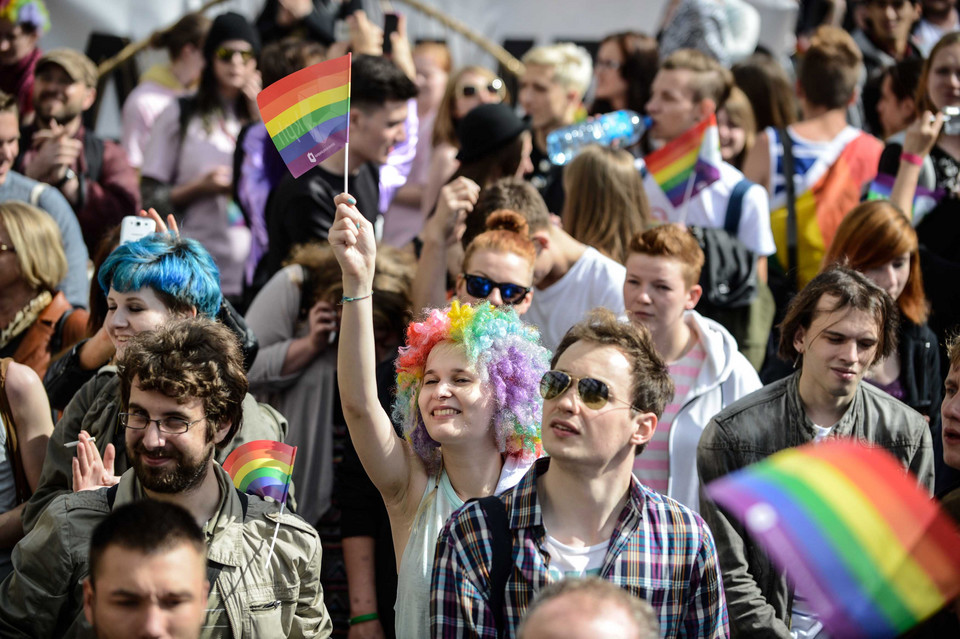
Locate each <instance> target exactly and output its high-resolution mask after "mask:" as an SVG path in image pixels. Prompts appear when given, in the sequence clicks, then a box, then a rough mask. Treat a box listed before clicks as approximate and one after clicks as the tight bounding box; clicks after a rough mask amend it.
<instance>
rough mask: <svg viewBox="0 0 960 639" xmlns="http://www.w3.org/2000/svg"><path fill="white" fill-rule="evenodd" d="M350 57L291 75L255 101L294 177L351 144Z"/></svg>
mask: <svg viewBox="0 0 960 639" xmlns="http://www.w3.org/2000/svg"><path fill="white" fill-rule="evenodd" d="M350 59H351V58H350V54H349V53H348V54H347V55H345V56H341V57H339V58H334V59H333V60H327V61H326V62H319V63H317V64H314V65H312V66H309V67H307V68H306V69H301V70H299V71H297V72H295V73H291V74H290V75H288V76H287V77H285V78H283V79H281V80H277V81H276V82H274V83H273V84H271V85H270V86H268V87H267V88H266V89H264V90H263V91H261V92H260V94H259V95H258V96H257V106H259V107H260V117H261V118H262V119H263V123H264V125H265V126H266V127H267V133H269V134H270V137H271V138H272V139H273V143H274V144H275V145H276V147H277V150H278V151H279V152H280V156H281V157H283V161H284V162H285V163H286V165H287V168H289V169H290V172H291V173H293V177H300V176H301V175H303V174H304V173H306V172H307V171H309V170H310V169H312V168H313V167H314V166H316V165H317V163H319V162H321V161H323V160H324V159H326V158H328V157H329V156H331V155H333V154H334V153H336V152H337V151H339V150H340V149H342V148H343V147H344V146H345V145H346V144H347V142H349V141H350V136H349V132H350Z"/></svg>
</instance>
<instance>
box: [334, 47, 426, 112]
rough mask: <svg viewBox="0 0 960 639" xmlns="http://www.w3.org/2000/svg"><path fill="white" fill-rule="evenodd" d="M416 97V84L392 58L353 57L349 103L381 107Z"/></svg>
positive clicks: (364, 106)
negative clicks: (388, 103)
mask: <svg viewBox="0 0 960 639" xmlns="http://www.w3.org/2000/svg"><path fill="white" fill-rule="evenodd" d="M415 97H417V85H415V84H414V83H413V80H411V79H410V78H408V77H407V76H406V75H405V74H404V73H403V71H401V70H400V68H399V67H397V65H395V64H394V63H393V62H391V61H390V60H387V59H386V58H383V57H380V56H374V55H357V56H354V57H353V63H352V64H351V69H350V105H351V106H355V107H358V108H361V109H364V110H367V111H369V110H373V109H378V108H380V107H382V106H384V105H385V104H386V103H387V102H390V101H404V102H405V101H407V100H409V99H411V98H415Z"/></svg>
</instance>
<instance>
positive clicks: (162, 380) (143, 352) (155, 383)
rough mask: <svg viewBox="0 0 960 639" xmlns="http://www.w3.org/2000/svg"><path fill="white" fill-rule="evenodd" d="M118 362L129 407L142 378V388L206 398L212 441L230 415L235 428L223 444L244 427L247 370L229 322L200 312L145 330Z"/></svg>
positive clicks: (122, 395) (122, 397) (122, 394)
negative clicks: (242, 423)
mask: <svg viewBox="0 0 960 639" xmlns="http://www.w3.org/2000/svg"><path fill="white" fill-rule="evenodd" d="M117 368H118V373H119V376H120V403H121V406H122V407H123V410H126V409H127V406H129V404H130V388H131V387H132V386H133V382H134V380H136V382H137V388H139V389H140V390H142V391H157V392H160V393H163V394H164V395H166V396H167V397H172V398H174V399H177V400H178V401H179V400H185V399H187V398H188V397H195V398H197V399H199V400H201V401H203V408H204V412H205V413H206V416H207V441H211V440H212V439H213V437H214V435H215V434H216V432H217V430H218V429H219V428H220V424H222V423H224V422H226V421H229V422H230V424H231V425H230V431H229V432H228V433H227V436H226V437H225V438H224V439H223V441H222V442H220V443H219V444H217V449H218V450H222V449H223V448H225V447H226V446H227V445H229V443H230V440H232V439H233V437H234V435H236V434H237V431H239V430H240V426H241V422H242V420H243V408H242V403H243V399H244V397H245V396H246V394H247V376H246V374H245V373H244V370H243V354H242V353H241V351H240V344H239V342H238V341H237V337H236V335H235V334H234V333H233V331H231V330H230V329H229V328H227V327H226V326H224V325H223V324H221V323H219V322H215V321H212V320H209V319H205V318H199V317H198V318H191V319H185V320H174V321H171V322H167V323H166V324H163V325H162V326H160V328H158V329H157V330H155V331H143V332H141V333H139V334H138V335H137V336H136V337H134V338H133V339H132V340H131V341H130V342H129V344H128V345H127V348H126V349H124V351H123V354H122V355H121V356H120V360H119V361H118V362H117Z"/></svg>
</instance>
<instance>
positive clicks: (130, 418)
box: [120, 413, 207, 435]
mask: <svg viewBox="0 0 960 639" xmlns="http://www.w3.org/2000/svg"><path fill="white" fill-rule="evenodd" d="M206 418H207V416H206V415H204V416H203V417H201V418H200V419H195V420H193V421H192V422H188V421H187V420H185V419H183V418H182V417H164V418H162V419H150V418H149V417H147V416H146V415H144V414H143V413H120V424H121V425H123V426H125V427H126V428H132V429H133V430H144V429H145V428H146V427H147V426H149V425H150V424H151V423H154V424H156V425H157V428H158V429H159V430H160V432H161V433H166V434H167V435H182V434H184V433H185V432H187V431H188V430H189V429H190V427H191V426H193V425H194V424H198V423H200V422H202V421H203V420H205V419H206Z"/></svg>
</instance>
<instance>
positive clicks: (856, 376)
mask: <svg viewBox="0 0 960 639" xmlns="http://www.w3.org/2000/svg"><path fill="white" fill-rule="evenodd" d="M836 304H837V298H836V297H834V296H832V295H824V296H823V297H821V298H820V300H819V301H818V302H817V309H816V314H815V316H814V319H813V321H812V322H811V323H810V326H809V327H808V328H806V329H805V328H803V327H801V328H799V329H797V333H796V335H795V336H794V340H793V344H794V348H795V349H796V350H797V352H798V353H800V354H802V356H803V364H802V368H801V373H800V395H801V397H802V398H803V399H804V401H805V402H814V403H823V404H827V403H834V402H835V400H837V399H841V400H852V399H853V395H854V393H856V391H857V385H858V384H859V383H860V380H861V379H863V374H864V373H865V372H866V371H867V369H868V368H869V367H870V366H871V365H872V364H873V363H874V359H875V358H876V353H877V342H878V341H879V327H878V326H877V319H876V318H875V317H873V316H872V315H870V314H868V313H867V312H866V311H861V310H858V309H854V308H850V307H844V308H840V309H837V310H835V311H833V310H830V309H832V308H834V307H835V306H836ZM823 425H824V426H827V425H828V424H823Z"/></svg>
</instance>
